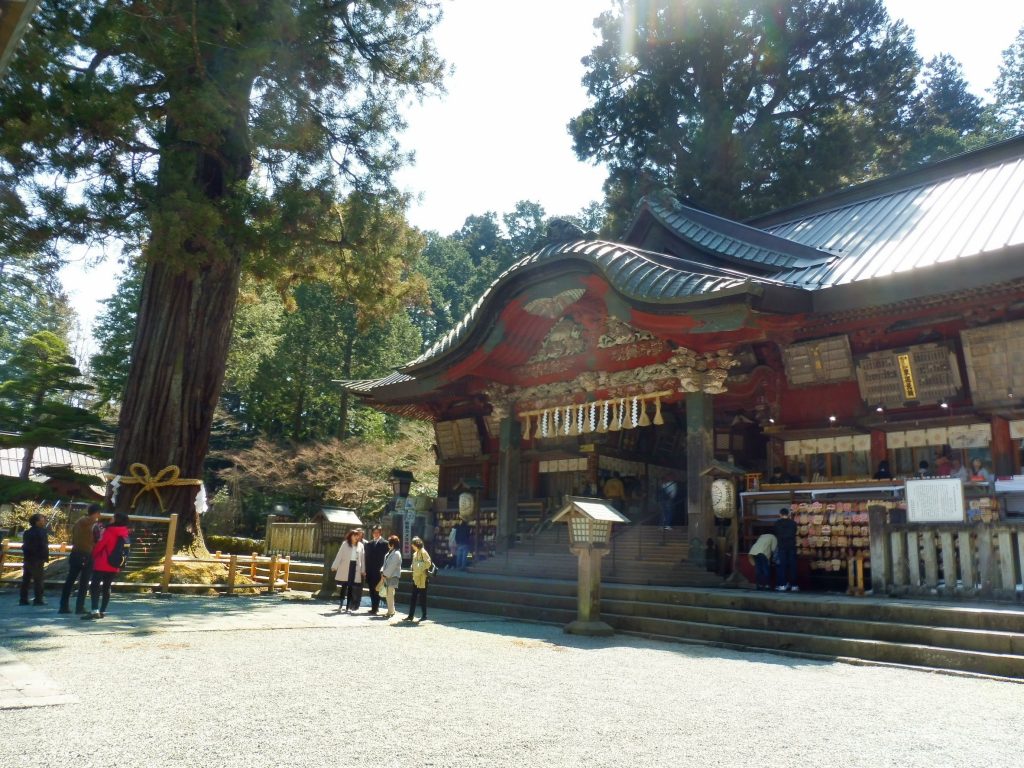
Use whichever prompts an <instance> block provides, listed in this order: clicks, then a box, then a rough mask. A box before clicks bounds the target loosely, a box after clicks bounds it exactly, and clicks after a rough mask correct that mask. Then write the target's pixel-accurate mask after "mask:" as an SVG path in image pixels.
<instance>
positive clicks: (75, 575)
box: [57, 504, 103, 613]
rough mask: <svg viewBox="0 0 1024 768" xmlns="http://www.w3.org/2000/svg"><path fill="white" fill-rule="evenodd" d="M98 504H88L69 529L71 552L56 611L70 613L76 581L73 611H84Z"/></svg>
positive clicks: (99, 507)
mask: <svg viewBox="0 0 1024 768" xmlns="http://www.w3.org/2000/svg"><path fill="white" fill-rule="evenodd" d="M102 509H103V508H102V507H101V506H100V505H99V504H90V505H89V509H88V510H87V511H86V513H85V514H84V515H82V518H81V519H80V520H79V521H78V522H77V523H75V525H74V526H73V527H72V529H71V554H70V555H68V577H67V579H65V580H64V589H63V591H62V592H61V593H60V610H58V611H57V612H58V613H71V605H70V601H71V591H72V590H73V589H74V588H75V581H78V582H79V584H78V597H77V598H76V599H75V613H85V594H86V592H88V591H89V581H90V580H91V579H92V548H93V547H94V546H95V544H96V537H95V536H94V528H95V527H96V523H98V522H99V521H100V511H101V510H102Z"/></svg>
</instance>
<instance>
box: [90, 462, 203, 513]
mask: <svg viewBox="0 0 1024 768" xmlns="http://www.w3.org/2000/svg"><path fill="white" fill-rule="evenodd" d="M106 478H107V480H108V482H109V483H110V486H111V488H112V492H111V496H110V503H111V504H116V503H117V493H118V490H119V489H120V486H122V485H141V486H142V487H141V488H140V489H139V490H138V492H137V493H136V494H135V495H134V496H133V497H132V502H131V504H130V505H129V507H130V508H131V509H135V505H136V504H138V503H139V497H140V496H141V495H142V494H144V493H147V492H152V493H153V495H154V496H156V500H157V502H158V503H159V504H160V511H161V512H163V511H165V510H166V507H165V506H164V500H163V497H162V496H161V495H160V489H161V488H178V487H183V486H189V485H192V486H199V489H200V490H199V494H200V495H201V496H202V497H203V508H204V511H205V506H206V504H205V499H206V489H205V487H204V486H203V481H202V480H198V479H194V478H187V477H181V468H180V467H179V466H178V465H177V464H171V465H170V466H167V467H164V468H163V469H161V470H160V471H159V472H157V473H156V474H155V475H153V474H151V473H150V471H149V467H147V466H146V465H145V464H143V463H141V462H135V463H134V464H131V465H130V466H129V467H128V474H127V475H107V476H106ZM196 508H197V509H198V508H199V500H198V499H197V501H196Z"/></svg>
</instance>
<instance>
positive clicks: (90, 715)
mask: <svg viewBox="0 0 1024 768" xmlns="http://www.w3.org/2000/svg"><path fill="white" fill-rule="evenodd" d="M13 602H14V600H13V598H12V596H11V595H10V593H7V594H5V595H0V646H3V647H5V648H7V649H8V650H10V651H12V652H13V653H14V654H15V656H16V657H17V658H18V659H19V660H20V661H22V662H24V663H27V664H29V665H31V666H32V667H33V668H35V669H37V670H39V671H40V672H42V673H44V674H46V675H49V676H50V677H51V678H52V679H53V680H54V681H56V682H57V684H58V685H59V686H61V687H62V689H63V690H64V692H65V693H67V694H71V695H74V696H77V697H78V699H79V702H80V703H78V704H68V705H63V706H55V707H45V708H36V709H23V710H8V711H2V712H0V733H2V734H3V736H2V738H0V766H3V767H4V768H7V767H8V766H11V767H12V768H13V767H14V766H17V767H18V768H20V767H21V766H26V768H27V767H28V766H32V768H46V767H48V766H75V768H89V767H92V766H96V768H100V767H102V768H110V766H115V765H116V766H118V767H119V768H131V767H133V766H138V767H139V768H142V767H143V766H145V767H147V768H148V767H150V766H176V767H177V766H182V767H184V766H202V767H203V768H221V767H227V766H271V765H274V766H331V767H332V768H335V767H339V766H345V767H356V766H375V767H376V766H403V767H404V766H410V767H415V768H423V767H424V766H460V767H462V766H508V765H516V766H551V767H552V768H554V767H555V766H584V765H585V766H588V768H597V767H598V766H659V767H660V766H666V765H667V766H749V765H758V766H830V765H835V766H865V767H870V768H879V767H880V766H900V767H901V768H907V767H909V766H927V768H935V767H936V766H940V767H942V766H985V768H1000V767H1001V766H1007V768H1009V766H1019V765H1020V764H1021V763H1020V760H1021V758H1020V745H1021V733H1024V706H1022V705H1024V686H1022V685H1020V684H1016V683H1007V682H998V681H993V680H983V679H972V678H960V677H952V676H947V675H942V674H932V673H926V672H917V671H911V670H900V669H890V668H881V667H863V666H851V665H847V664H840V663H822V662H815V661H806V660H800V659H791V658H786V657H781V656H773V655H770V654H760V653H734V652H730V651H725V650H719V649H712V648H705V647H701V646H687V645H676V644H668V643H660V642H651V641H644V640H640V639H635V638H628V637H621V636H620V637H614V638H610V639H607V640H598V639H594V640H591V639H586V638H574V637H569V636H567V635H564V634H563V633H562V632H561V631H560V629H559V628H558V627H549V626H544V625H537V624H528V623H523V622H516V621H505V620H501V619H495V618H493V617H483V616H478V615H474V614H466V613H457V612H452V611H434V612H432V615H431V619H432V621H430V622H427V623H424V624H422V625H413V626H409V625H401V624H400V623H394V624H392V625H390V626H389V625H388V624H387V623H386V622H384V621H381V620H376V619H373V618H370V617H367V616H364V615H357V616H339V615H337V614H336V613H334V611H333V610H332V608H331V607H330V606H328V605H326V604H323V603H310V602H279V601H277V600H275V599H268V598H262V599H244V598H243V599H236V600H233V601H232V600H227V599H220V600H217V599H202V598H175V599H173V600H156V599H153V598H129V597H125V596H122V595H116V596H115V604H114V605H112V610H113V611H114V612H115V613H116V614H117V616H110V617H108V618H107V619H105V620H103V621H102V622H77V621H75V622H72V621H68V620H66V619H58V618H57V617H56V616H55V615H52V611H51V612H50V614H51V615H48V616H47V617H46V619H45V621H44V622H43V624H42V626H38V625H33V624H30V623H29V619H26V616H28V617H34V616H42V614H41V613H40V614H31V613H30V614H25V613H24V610H25V609H22V612H20V613H19V612H18V608H17V607H16V606H13V605H12V603H13ZM40 610H42V609H40ZM46 610H48V611H49V610H50V609H46ZM400 615H401V614H400ZM5 624H6V627H5Z"/></svg>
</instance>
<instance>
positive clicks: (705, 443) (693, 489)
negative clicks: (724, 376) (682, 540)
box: [686, 392, 715, 566]
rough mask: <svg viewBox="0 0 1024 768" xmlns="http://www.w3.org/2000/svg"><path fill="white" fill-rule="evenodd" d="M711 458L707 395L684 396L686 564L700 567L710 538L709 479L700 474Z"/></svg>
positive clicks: (710, 411)
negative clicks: (688, 560)
mask: <svg viewBox="0 0 1024 768" xmlns="http://www.w3.org/2000/svg"><path fill="white" fill-rule="evenodd" d="M714 457H715V413H714V407H713V403H712V400H711V395H709V394H707V393H706V392H690V393H687V395H686V513H687V518H688V524H689V535H690V561H691V562H693V563H696V564H697V565H700V566H703V565H704V542H705V541H706V540H707V539H708V538H709V537H711V536H713V535H714V531H715V520H714V517H713V516H712V513H711V504H710V500H709V493H710V488H711V479H710V478H708V477H706V476H704V475H702V474H701V473H702V472H703V471H704V470H705V469H707V467H708V465H710V463H711V461H712V460H713V459H714Z"/></svg>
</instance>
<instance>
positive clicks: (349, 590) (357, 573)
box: [331, 528, 366, 613]
mask: <svg viewBox="0 0 1024 768" xmlns="http://www.w3.org/2000/svg"><path fill="white" fill-rule="evenodd" d="M331 570H332V571H334V580H335V581H336V582H338V584H340V585H341V601H340V602H339V603H338V611H341V610H342V608H344V609H345V613H355V612H356V611H358V610H359V603H360V602H361V601H362V599H363V581H364V580H365V579H366V555H365V553H364V552H363V531H362V529H360V528H353V529H352V530H351V531H349V532H348V533H347V534H345V541H344V542H342V544H341V547H339V548H338V554H337V556H336V557H335V558H334V563H333V564H332V565H331ZM346 598H347V603H346Z"/></svg>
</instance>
